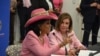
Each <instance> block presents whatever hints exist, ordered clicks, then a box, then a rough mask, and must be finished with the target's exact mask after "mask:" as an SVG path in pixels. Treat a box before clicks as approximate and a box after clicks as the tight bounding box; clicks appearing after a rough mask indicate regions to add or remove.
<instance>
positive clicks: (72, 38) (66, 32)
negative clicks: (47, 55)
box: [49, 13, 87, 56]
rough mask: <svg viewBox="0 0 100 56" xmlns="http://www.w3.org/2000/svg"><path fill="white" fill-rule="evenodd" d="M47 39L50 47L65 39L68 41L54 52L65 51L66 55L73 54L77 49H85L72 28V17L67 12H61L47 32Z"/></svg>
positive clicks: (62, 53) (63, 52)
mask: <svg viewBox="0 0 100 56" xmlns="http://www.w3.org/2000/svg"><path fill="white" fill-rule="evenodd" d="M49 39H50V44H51V47H52V46H54V45H57V44H59V43H61V42H62V41H64V40H65V39H67V41H68V43H69V44H67V45H66V46H63V47H62V48H60V50H59V51H57V52H55V53H54V54H59V55H66V53H67V55H73V56H74V55H76V53H77V52H78V51H79V50H81V49H87V48H86V47H85V46H84V45H82V44H81V42H80V41H79V40H78V38H77V37H76V35H75V33H74V31H73V29H72V18H71V16H70V15H69V14H68V13H62V14H61V15H60V16H59V18H58V20H57V22H56V27H55V29H54V30H52V31H51V32H50V33H49Z"/></svg>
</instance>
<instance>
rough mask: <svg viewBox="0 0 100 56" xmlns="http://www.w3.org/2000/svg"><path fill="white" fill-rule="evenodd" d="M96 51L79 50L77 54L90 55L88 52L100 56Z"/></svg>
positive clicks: (81, 55) (80, 55)
mask: <svg viewBox="0 0 100 56" xmlns="http://www.w3.org/2000/svg"><path fill="white" fill-rule="evenodd" d="M96 52H97V51H92V50H80V52H79V55H78V56H90V54H91V55H92V54H93V56H100V53H97V54H95V53H96Z"/></svg>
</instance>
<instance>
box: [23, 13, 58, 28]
mask: <svg viewBox="0 0 100 56" xmlns="http://www.w3.org/2000/svg"><path fill="white" fill-rule="evenodd" d="M42 19H53V20H57V19H58V17H57V16H56V15H55V14H53V13H51V14H50V15H39V16H35V17H32V18H30V19H29V20H28V21H27V22H26V24H25V27H28V26H29V25H30V24H32V23H34V22H36V21H39V20H42Z"/></svg>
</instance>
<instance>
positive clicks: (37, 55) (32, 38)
mask: <svg viewBox="0 0 100 56" xmlns="http://www.w3.org/2000/svg"><path fill="white" fill-rule="evenodd" d="M31 16H32V18H30V19H29V20H28V21H27V22H26V24H25V27H26V28H28V30H29V31H28V33H27V35H26V37H25V39H24V40H23V42H22V50H21V56H51V54H52V53H54V52H55V51H57V50H59V49H60V48H61V47H62V46H64V45H65V44H66V43H67V41H66V40H65V41H63V42H61V43H60V44H58V45H55V46H53V47H52V48H51V47H50V44H49V39H48V36H47V34H48V33H49V31H50V28H51V23H50V20H51V19H52V20H57V16H56V15H55V14H53V13H48V12H47V11H45V9H43V8H40V9H36V10H34V11H32V15H31Z"/></svg>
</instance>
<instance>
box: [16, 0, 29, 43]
mask: <svg viewBox="0 0 100 56" xmlns="http://www.w3.org/2000/svg"><path fill="white" fill-rule="evenodd" d="M17 13H18V17H19V21H20V40H19V42H20V43H21V42H22V41H23V39H24V37H25V32H26V29H25V28H24V25H25V23H26V21H27V18H28V17H27V8H26V7H24V6H23V1H22V0H17Z"/></svg>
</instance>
